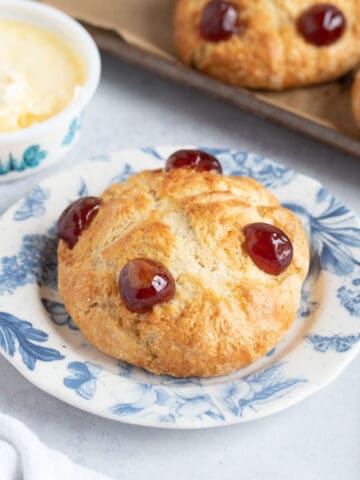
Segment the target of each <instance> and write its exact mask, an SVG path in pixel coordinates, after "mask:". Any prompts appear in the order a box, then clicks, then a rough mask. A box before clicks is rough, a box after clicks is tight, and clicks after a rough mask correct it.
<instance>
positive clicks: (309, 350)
mask: <svg viewBox="0 0 360 480" xmlns="http://www.w3.org/2000/svg"><path fill="white" fill-rule="evenodd" d="M177 148H179V147H159V148H146V149H134V150H125V151H120V152H118V153H114V154H112V155H110V156H101V157H96V158H93V159H92V160H91V161H89V162H88V163H86V164H80V165H79V166H78V167H76V168H75V169H73V170H71V171H68V172H65V173H63V174H61V175H58V176H56V177H54V178H50V179H48V180H46V181H44V182H43V183H42V184H41V185H38V186H36V187H35V188H34V189H33V190H32V191H31V192H30V193H29V194H28V195H27V196H26V197H25V198H24V199H23V200H21V201H20V202H19V203H17V204H16V205H14V206H13V207H12V208H10V209H9V210H8V211H7V212H6V213H5V214H4V215H3V217H2V218H1V220H0V231H1V234H0V252H1V258H0V351H1V352H2V353H3V355H4V356H5V357H6V358H7V359H8V360H9V361H10V362H11V363H12V364H13V365H14V366H15V367H16V368H17V369H18V370H19V371H20V372H21V373H22V374H23V375H24V376H25V377H26V378H27V379H28V380H30V381H31V382H32V383H33V384H35V385H36V386H38V387H39V388H41V389H43V390H45V391H46V392H48V393H49V394H51V395H54V396H55V397H58V398H60V399H61V400H64V401H65V402H68V403H69V404H71V405H74V406H76V407H78V408H81V409H83V410H86V411H88V412H91V413H94V414H97V415H101V416H104V417H108V418H112V419H114V420H119V421H123V422H128V423H134V424H139V425H148V426H156V427H166V428H203V427H213V426H219V425H227V424H232V423H239V422H245V421H248V420H252V419H256V418H260V417H264V416H266V415H270V414H272V413H275V412H278V411H279V410H282V409H284V408H287V407H289V406H290V405H293V404H295V403H296V402H298V401H300V400H302V399H304V398H305V397H307V396H308V395H310V394H312V393H314V392H315V391H317V390H319V389H320V388H322V387H323V386H325V385H326V384H327V383H329V382H330V381H331V380H333V379H335V378H336V377H337V376H338V375H339V374H340V372H341V371H342V370H343V369H344V368H345V367H346V365H347V364H348V363H349V362H350V361H351V360H352V359H353V358H354V357H355V355H356V354H357V353H359V351H360V219H359V218H357V217H356V216H355V215H354V214H353V213H352V212H351V211H349V210H348V208H346V207H345V206H344V205H342V204H341V203H340V202H339V201H338V200H336V199H335V198H334V197H333V196H332V195H331V194H330V193H328V192H327V191H326V190H325V189H324V188H323V187H322V186H321V185H320V184H319V183H318V182H316V181H314V180H312V179H310V178H307V177H304V176H303V175H300V174H298V173H296V172H294V171H292V170H288V169H287V168H285V167H283V166H281V165H278V164H277V163H275V162H273V161H271V160H269V159H267V158H263V157H259V156H256V155H254V154H250V153H247V152H242V151H234V150H225V149H218V150H213V149H211V150H209V151H210V152H211V153H214V154H215V155H217V157H218V158H219V159H220V161H221V163H222V165H223V168H224V171H225V173H226V174H231V175H248V176H252V177H254V178H256V179H257V180H259V181H261V182H262V183H263V184H264V185H265V186H266V187H268V188H270V189H271V190H272V191H273V192H274V193H275V194H276V196H277V197H278V198H279V199H280V200H281V202H282V203H283V204H284V205H285V206H286V207H288V208H290V209H292V210H293V211H294V212H296V213H297V214H298V215H299V217H300V218H301V219H302V221H303V222H304V225H305V228H306V229H307V232H308V235H309V239H310V243H311V252H312V256H311V268H310V273H309V276H308V278H307V280H306V282H305V284H304V287H303V292H302V303H301V308H300V310H299V312H298V315H297V318H296V320H295V321H294V324H293V326H292V328H291V330H290V332H289V333H288V335H287V336H286V338H285V339H284V340H283V341H282V342H281V343H280V344H279V345H278V346H277V347H276V348H274V349H273V350H271V351H270V352H268V354H267V355H265V356H264V357H263V358H261V359H260V360H259V361H258V362H256V363H254V364H252V365H250V366H249V367H247V368H245V369H243V370H240V371H238V372H236V373H233V374H232V375H228V376H225V377H217V378H210V379H200V378H189V379H178V378H173V377H168V376H156V375H152V374H150V373H148V372H146V371H144V370H141V369H139V368H135V367H132V366H131V365H128V364H126V363H123V362H119V361H117V360H115V359H113V358H110V357H108V356H106V355H104V354H102V353H101V352H99V351H98V350H97V349H95V348H94V347H92V346H90V345H89V344H88V343H87V342H86V341H85V339H84V337H83V336H82V335H81V333H80V332H79V331H78V330H77V328H76V326H75V325H74V323H73V322H72V320H71V318H70V317H69V315H68V314H67V312H66V311H65V308H64V305H63V304H62V302H61V299H60V297H59V295H58V292H57V288H56V284H57V278H56V277H57V268H56V247H57V239H56V233H55V223H56V220H57V218H58V216H59V214H60V213H61V212H62V210H63V209H64V208H65V206H66V205H67V204H68V203H69V202H70V201H72V200H74V199H76V198H77V197H79V196H82V195H88V194H91V195H97V194H99V193H101V192H102V191H103V190H104V189H105V188H106V187H107V186H108V185H110V184H111V183H113V182H116V181H123V180H125V179H126V178H127V177H128V176H129V175H131V174H132V173H134V172H136V171H139V170H142V169H145V168H159V167H162V166H163V163H164V159H165V158H166V157H167V156H168V155H169V154H170V153H172V152H173V151H174V150H176V149H177Z"/></svg>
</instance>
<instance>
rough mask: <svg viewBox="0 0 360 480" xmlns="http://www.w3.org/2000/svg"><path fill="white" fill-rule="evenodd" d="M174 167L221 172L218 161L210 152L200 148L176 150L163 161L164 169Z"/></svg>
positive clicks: (167, 169)
mask: <svg viewBox="0 0 360 480" xmlns="http://www.w3.org/2000/svg"><path fill="white" fill-rule="evenodd" d="M176 168H191V169H193V170H196V171H197V172H205V171H207V172H210V171H211V172H215V173H220V174H221V173H222V168H221V165H220V162H219V160H218V159H217V158H215V157H214V156H213V155H210V153H206V152H202V151H201V150H178V151H177V152H175V153H173V154H172V155H170V157H169V158H168V159H167V160H166V163H165V171H166V172H168V171H169V170H174V169H176Z"/></svg>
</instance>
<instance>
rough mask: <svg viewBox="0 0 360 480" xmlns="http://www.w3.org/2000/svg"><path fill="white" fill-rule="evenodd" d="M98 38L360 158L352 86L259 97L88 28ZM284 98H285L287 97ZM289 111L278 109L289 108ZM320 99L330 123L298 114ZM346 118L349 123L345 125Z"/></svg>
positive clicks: (118, 52)
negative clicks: (300, 106) (352, 118)
mask: <svg viewBox="0 0 360 480" xmlns="http://www.w3.org/2000/svg"><path fill="white" fill-rule="evenodd" d="M84 25H85V26H86V28H87V29H88V30H89V32H90V33H91V34H92V36H93V37H94V39H95V41H96V43H97V44H98V46H99V47H100V49H102V50H104V51H107V52H109V53H111V54H113V55H115V56H117V57H119V58H120V59H121V60H124V61H126V62H128V63H130V64H132V65H136V66H139V67H142V68H145V69H147V70H149V71H151V72H154V73H156V74H158V75H161V76H162V77H165V78H168V79H170V80H173V81H175V82H177V83H180V84H182V85H186V86H187V87H192V88H195V89H197V90H199V91H201V92H204V93H206V94H209V95H211V96H213V97H215V98H218V99H221V100H224V101H226V102H228V103H230V104H232V105H235V106H237V107H239V108H240V109H242V110H244V111H246V112H250V113H252V114H254V115H256V116H258V117H261V118H264V119H266V120H271V121H272V122H275V123H277V124H280V125H282V126H283V127H286V128H289V129H291V130H294V131H296V132H299V133H301V134H303V135H305V136H307V137H310V138H312V139H315V140H318V141H320V142H323V143H325V144H328V145H330V146H332V147H335V148H337V149H339V150H342V151H344V152H346V153H349V154H352V155H356V156H360V134H359V133H358V131H357V128H356V126H355V124H354V123H352V121H350V122H349V111H350V88H349V82H347V81H345V82H344V81H342V80H341V81H339V82H332V83H330V84H326V85H321V86H316V87H312V88H308V89H301V90H290V91H288V92H285V93H284V92H281V93H269V92H254V91H250V90H246V89H242V88H235V87H231V86H229V85H226V84H224V83H221V82H219V81H217V80H214V79H212V78H210V77H208V76H206V75H203V74H201V73H199V72H197V71H195V70H192V69H190V68H189V67H187V66H185V65H183V64H182V63H181V62H180V61H175V62H174V61H173V60H167V59H166V58H162V57H161V56H158V55H156V54H154V53H151V52H148V51H146V50H143V49H141V48H139V47H137V46H134V45H131V44H129V43H127V42H125V41H124V40H123V39H122V38H121V37H120V36H119V35H118V34H117V33H115V32H112V31H109V30H106V29H102V28H99V27H94V26H91V25H88V24H84ZM284 95H285V96H284ZM286 95H288V96H289V105H288V106H287V107H286V108H283V107H282V106H279V102H278V99H279V98H281V103H282V104H284V101H285V104H286ZM307 95H308V96H309V99H310V102H309V103H310V104H311V103H312V102H311V97H312V98H314V97H316V98H319V99H320V100H319V101H320V102H323V103H324V99H326V105H328V108H327V112H326V116H328V119H329V121H324V120H322V119H319V118H315V117H314V118H312V115H311V112H310V114H309V113H304V112H303V111H302V112H301V111H300V110H298V109H296V108H295V107H296V100H295V102H294V98H295V99H296V96H298V98H299V103H303V102H304V101H305V102H306V96H307ZM342 117H343V118H344V122H342ZM332 123H333V124H334V125H336V124H343V125H345V127H344V130H343V131H341V130H338V129H337V128H336V127H334V126H333V125H332Z"/></svg>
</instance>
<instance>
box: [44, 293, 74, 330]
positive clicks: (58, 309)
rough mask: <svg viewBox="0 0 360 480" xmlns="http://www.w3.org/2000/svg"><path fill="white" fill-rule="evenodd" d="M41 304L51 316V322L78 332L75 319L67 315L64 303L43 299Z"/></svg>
mask: <svg viewBox="0 0 360 480" xmlns="http://www.w3.org/2000/svg"><path fill="white" fill-rule="evenodd" d="M41 303H42V304H43V305H44V308H45V309H46V311H47V312H48V314H49V315H50V318H51V320H52V321H53V322H54V323H55V324H56V325H58V326H59V327H62V326H65V325H66V326H68V327H69V328H70V330H78V328H77V326H76V325H75V323H74V321H73V319H72V318H71V317H70V315H69V314H68V313H67V311H66V309H65V306H64V304H63V303H60V302H55V301H53V300H48V299H47V298H42V299H41Z"/></svg>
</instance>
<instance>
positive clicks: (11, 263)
mask: <svg viewBox="0 0 360 480" xmlns="http://www.w3.org/2000/svg"><path fill="white" fill-rule="evenodd" d="M57 243H58V240H57V236H56V232H55V228H54V227H53V228H51V229H49V230H48V234H47V235H25V236H24V237H23V239H22V244H21V247H20V251H19V252H18V253H17V254H16V255H13V256H11V257H2V258H1V259H0V296H1V295H5V294H13V293H14V292H15V291H16V289H17V288H19V287H23V286H24V285H27V284H31V283H37V284H38V285H39V286H46V287H48V288H51V289H53V290H56V288H57V254H56V250H57Z"/></svg>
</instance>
